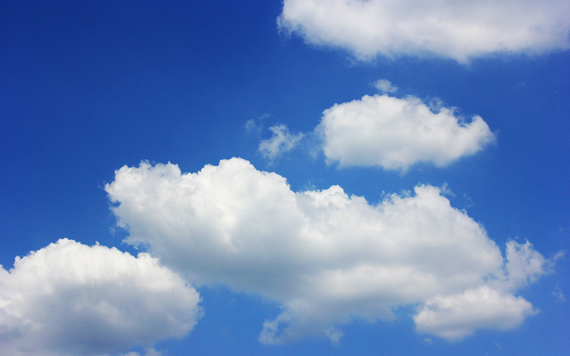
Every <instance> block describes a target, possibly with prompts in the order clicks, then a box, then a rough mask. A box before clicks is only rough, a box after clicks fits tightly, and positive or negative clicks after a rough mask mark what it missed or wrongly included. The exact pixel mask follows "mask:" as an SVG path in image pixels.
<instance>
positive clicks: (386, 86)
mask: <svg viewBox="0 0 570 356" xmlns="http://www.w3.org/2000/svg"><path fill="white" fill-rule="evenodd" d="M374 87H376V89H378V90H380V91H381V92H383V93H393V92H395V91H396V90H398V87H397V86H395V85H393V84H392V83H391V82H390V81H389V80H386V79H379V80H377V81H375V82H374Z"/></svg>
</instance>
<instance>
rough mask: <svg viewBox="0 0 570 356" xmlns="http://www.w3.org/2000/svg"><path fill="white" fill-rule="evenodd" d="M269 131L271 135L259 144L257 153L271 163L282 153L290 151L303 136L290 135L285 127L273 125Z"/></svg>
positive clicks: (299, 134)
mask: <svg viewBox="0 0 570 356" xmlns="http://www.w3.org/2000/svg"><path fill="white" fill-rule="evenodd" d="M269 130H270V131H271V132H272V133H273V135H272V136H271V138H270V139H267V140H262V141H261V143H260V144H259V149H258V150H259V152H261V154H262V155H263V157H265V158H266V159H268V160H270V161H273V160H275V158H277V157H278V156H280V155H281V154H282V153H284V152H289V151H291V150H292V149H293V148H294V147H295V146H296V145H297V144H298V143H299V141H300V140H301V139H302V138H303V136H304V134H302V133H298V134H295V135H294V134H291V133H290V132H289V129H288V128H287V126H285V125H283V124H281V125H275V126H271V127H270V128H269Z"/></svg>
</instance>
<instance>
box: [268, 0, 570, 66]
mask: <svg viewBox="0 0 570 356" xmlns="http://www.w3.org/2000/svg"><path fill="white" fill-rule="evenodd" d="M278 25H279V27H280V29H281V30H285V31H288V32H293V33H297V34H299V35H301V36H302V37H303V38H304V39H305V41H306V42H308V43H311V44H314V45H325V46H333V47H340V48H344V49H347V50H349V51H351V52H353V53H354V55H355V56H356V57H357V58H359V59H362V60H370V59H372V58H374V57H375V56H377V55H383V56H387V57H390V58H393V57H398V56H420V57H425V56H441V57H447V58H452V59H455V60H457V61H459V62H467V61H468V60H469V59H470V58H472V57H477V56H484V55H487V54H490V53H543V52H547V51H551V50H557V49H562V50H565V49H568V48H569V47H570V43H569V38H568V37H569V36H568V35H569V33H570V6H568V1H567V0H547V1H534V0H518V1H497V0H483V1H481V0H467V1H454V0H442V1H424V0H400V1H389V0H366V1H364V0H285V1H284V2H283V12H282V14H281V15H280V17H279V18H278Z"/></svg>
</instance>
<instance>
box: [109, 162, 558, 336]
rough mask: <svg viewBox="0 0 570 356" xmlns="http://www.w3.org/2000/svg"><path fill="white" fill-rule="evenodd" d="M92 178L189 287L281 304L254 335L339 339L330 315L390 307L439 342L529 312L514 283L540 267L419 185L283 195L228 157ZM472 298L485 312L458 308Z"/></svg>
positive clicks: (521, 248) (514, 321)
mask: <svg viewBox="0 0 570 356" xmlns="http://www.w3.org/2000/svg"><path fill="white" fill-rule="evenodd" d="M105 189H106V191H107V193H108V194H109V198H110V200H111V201H112V202H113V203H114V206H113V212H114V214H115V215H116V216H117V218H118V224H119V225H120V226H122V227H124V228H125V229H128V231H129V237H128V238H127V239H126V241H127V242H128V243H130V244H132V245H141V246H147V247H148V248H149V251H150V252H151V253H152V254H153V255H155V256H157V257H158V258H159V259H160V261H161V263H163V264H164V265H166V266H169V267H170V268H172V269H174V270H176V271H178V272H179V273H181V274H184V276H186V277H187V278H188V279H189V280H190V281H191V282H193V283H196V284H198V285H208V284H218V285H219V284H223V285H226V286H228V287H229V288H231V289H233V290H235V291H240V292H246V293H252V294H257V295H261V296H263V297H265V298H267V299H269V300H272V301H276V302H278V303H280V304H281V305H282V307H283V311H282V313H281V314H280V315H277V316H275V318H274V319H271V320H267V321H266V322H265V323H264V325H263V328H262V331H261V333H260V335H259V340H260V341H261V342H264V343H279V342H285V341H289V340H295V339H299V338H302V337H306V336H310V335H313V336H315V335H321V336H326V337H329V338H330V339H331V340H332V341H338V340H339V338H340V337H341V336H342V331H341V329H339V326H341V325H342V324H345V323H348V322H350V320H352V319H354V318H359V319H365V320H371V321H372V320H377V319H383V320H390V319H392V318H393V314H392V309H393V308H395V307H397V306H402V305H415V306H419V307H418V308H419V309H418V311H417V314H416V315H415V316H414V319H415V321H416V324H417V328H418V330H419V331H420V332H425V333H430V334H434V335H438V336H441V337H444V338H448V339H456V338H460V337H462V336H465V335H468V334H470V333H472V332H473V331H475V330H477V329H479V328H491V329H500V330H504V329H511V328H514V327H516V326H517V325H519V324H520V323H521V322H522V320H523V319H524V318H525V317H526V316H528V315H531V314H533V313H534V312H535V311H534V309H533V308H532V306H531V305H530V303H529V302H527V301H525V300H524V299H522V298H520V297H516V296H515V295H514V293H516V290H517V289H518V288H520V287H521V286H524V285H525V284H526V283H528V282H530V281H533V280H535V279H536V278H538V277H539V276H540V275H543V274H545V273H548V272H549V271H550V268H551V262H550V261H549V260H547V259H545V258H544V257H543V256H542V255H540V254H539V253H538V252H536V251H535V250H534V249H533V248H532V245H531V244H530V243H525V244H519V243H517V242H514V241H512V242H510V243H509V245H508V247H507V258H503V256H502V253H501V250H500V248H499V247H498V246H497V245H496V244H495V243H494V242H493V241H492V240H491V239H489V237H488V236H487V234H486V232H485V230H484V229H483V228H482V227H481V226H480V225H479V224H477V223H476V222H475V221H473V220H472V219H471V218H470V217H469V216H468V215H467V214H466V213H465V212H463V211H460V210H457V209H455V208H453V207H452V206H451V205H450V202H449V200H447V198H445V197H444V196H443V195H442V194H440V193H441V192H440V189H439V188H436V187H432V186H418V187H416V188H415V190H414V193H409V194H403V195H392V196H390V197H388V198H387V199H385V200H384V201H382V202H380V203H378V204H374V205H373V204H369V203H368V202H367V201H366V200H365V199H364V198H362V197H359V196H348V195H347V194H346V193H345V192H344V191H343V189H342V188H341V187H339V186H332V187H330V188H328V189H324V190H314V191H303V192H294V191H292V190H291V189H290V187H289V185H288V184H287V181H286V179H285V178H284V177H282V176H279V175H277V174H275V173H268V172H262V171H258V170H257V169H255V168H254V167H253V166H252V165H251V164H250V163H249V162H248V161H245V160H243V159H239V158H233V159H230V160H224V161H221V162H220V164H219V165H218V166H211V165H207V166H205V167H204V168H203V169H202V170H200V171H199V172H197V173H185V174H182V173H181V171H180V169H179V168H178V166H176V165H173V164H166V165H163V164H157V165H155V166H152V165H150V164H148V163H145V162H143V163H141V164H140V166H139V167H127V166H124V167H122V168H121V169H119V170H118V171H116V172H115V179H114V181H113V182H112V183H110V184H107V185H106V187H105ZM488 306H489V308H487V307H488ZM471 307H475V308H479V310H482V309H485V313H476V315H475V314H473V313H471V314H470V313H465V310H466V309H469V308H471ZM491 307H492V308H491ZM456 326H460V328H461V331H460V332H459V333H451V332H449V330H451V329H454V328H455V327H456Z"/></svg>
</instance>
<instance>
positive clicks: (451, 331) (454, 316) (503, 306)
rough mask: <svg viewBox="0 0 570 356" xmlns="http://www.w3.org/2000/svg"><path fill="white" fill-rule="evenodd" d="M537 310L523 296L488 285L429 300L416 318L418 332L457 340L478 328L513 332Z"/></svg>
mask: <svg viewBox="0 0 570 356" xmlns="http://www.w3.org/2000/svg"><path fill="white" fill-rule="evenodd" d="M537 313H538V311H537V310H535V309H534V308H533V307H532V304H530V303H529V302H528V301H526V300H524V299H523V298H522V297H515V296H513V295H511V294H506V293H501V292H500V291H497V290H493V289H490V288H488V287H486V286H483V287H479V288H477V289H470V290H467V291H465V292H463V293H460V294H456V295H450V296H437V297H434V298H431V299H429V300H428V301H426V302H425V304H424V305H423V306H422V308H420V310H419V313H418V314H417V315H416V316H414V321H415V322H416V326H417V330H418V331H420V332H424V333H429V334H434V335H437V336H439V337H442V338H445V339H448V340H458V339H461V338H463V337H465V336H467V335H471V334H473V332H474V331H475V330H476V329H496V330H510V329H513V328H516V327H518V326H520V325H521V324H522V322H523V321H524V319H525V318H526V317H527V316H529V315H534V314H537Z"/></svg>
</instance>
